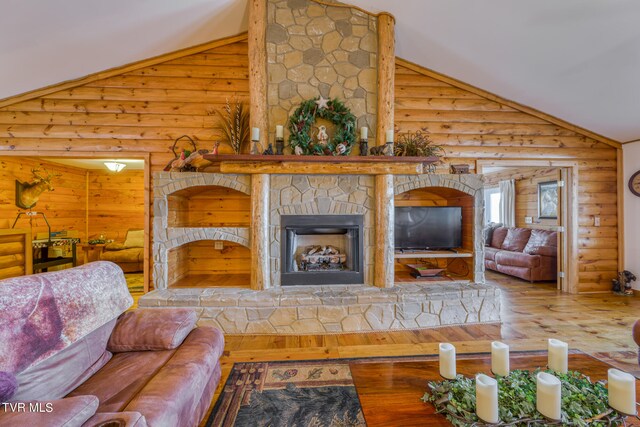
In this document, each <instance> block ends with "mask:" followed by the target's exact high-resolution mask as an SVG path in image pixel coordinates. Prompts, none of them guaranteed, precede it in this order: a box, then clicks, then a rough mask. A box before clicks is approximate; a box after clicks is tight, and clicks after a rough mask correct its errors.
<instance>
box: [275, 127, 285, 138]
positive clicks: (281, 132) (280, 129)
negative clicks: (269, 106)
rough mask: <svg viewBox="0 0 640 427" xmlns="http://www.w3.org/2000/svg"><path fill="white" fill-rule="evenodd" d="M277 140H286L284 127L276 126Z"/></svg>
mask: <svg viewBox="0 0 640 427" xmlns="http://www.w3.org/2000/svg"><path fill="white" fill-rule="evenodd" d="M276 138H284V126H282V125H276Z"/></svg>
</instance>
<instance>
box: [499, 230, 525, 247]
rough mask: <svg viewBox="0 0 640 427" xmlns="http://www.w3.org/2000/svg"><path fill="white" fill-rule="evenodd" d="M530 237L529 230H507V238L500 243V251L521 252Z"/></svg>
mask: <svg viewBox="0 0 640 427" xmlns="http://www.w3.org/2000/svg"><path fill="white" fill-rule="evenodd" d="M529 237H531V230H530V229H529V228H509V230H508V231H507V236H506V237H505V238H504V241H503V242H502V249H503V250H505V251H512V252H522V250H523V249H524V247H525V246H527V242H528V241H529Z"/></svg>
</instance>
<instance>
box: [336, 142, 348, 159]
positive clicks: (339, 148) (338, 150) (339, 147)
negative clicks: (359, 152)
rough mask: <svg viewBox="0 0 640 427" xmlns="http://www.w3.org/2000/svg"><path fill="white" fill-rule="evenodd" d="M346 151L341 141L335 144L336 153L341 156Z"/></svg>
mask: <svg viewBox="0 0 640 427" xmlns="http://www.w3.org/2000/svg"><path fill="white" fill-rule="evenodd" d="M346 151H347V146H346V145H344V144H343V143H342V142H341V143H339V144H338V145H336V154H337V155H339V156H342V155H343V154H344V153H345V152H346Z"/></svg>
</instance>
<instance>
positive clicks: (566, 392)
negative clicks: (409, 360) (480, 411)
mask: <svg viewBox="0 0 640 427" xmlns="http://www.w3.org/2000/svg"><path fill="white" fill-rule="evenodd" d="M538 372H540V370H539V369H537V370H535V371H533V372H532V371H526V370H514V371H511V373H510V374H509V376H507V377H501V376H496V379H497V381H498V408H499V415H500V423H499V424H486V423H483V422H482V421H481V420H480V419H479V418H478V417H477V416H476V381H475V379H474V378H465V377H463V376H462V375H458V377H457V378H456V379H455V380H445V381H429V383H428V384H427V386H428V390H427V392H426V393H425V395H424V397H423V398H422V400H423V401H424V402H430V403H432V404H433V405H434V406H435V408H436V410H437V411H438V412H439V413H442V414H443V415H444V416H446V417H447V419H448V420H449V421H450V422H451V424H453V425H454V426H460V427H462V426H477V427H480V426H489V425H492V426H529V427H538V426H549V425H563V426H583V427H587V426H589V427H590V426H593V427H595V426H612V425H613V426H615V425H624V419H625V416H624V415H623V414H620V413H619V412H617V411H615V410H613V409H611V408H609V406H608V404H607V402H608V394H607V389H606V387H605V386H604V383H603V382H595V383H592V382H591V380H590V379H589V377H587V376H585V375H583V374H581V373H579V372H575V371H569V372H568V373H566V374H559V373H557V372H553V371H550V370H547V371H545V372H549V373H551V374H553V375H555V376H556V377H557V378H558V379H559V380H560V381H561V382H562V419H561V420H560V421H558V422H552V421H549V420H546V419H545V418H544V417H543V416H542V415H541V414H540V413H539V412H538V411H537V410H536V375H537V374H538Z"/></svg>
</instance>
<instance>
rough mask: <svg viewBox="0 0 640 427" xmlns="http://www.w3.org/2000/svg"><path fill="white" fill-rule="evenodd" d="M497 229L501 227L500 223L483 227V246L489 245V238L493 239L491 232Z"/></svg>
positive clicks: (491, 223)
mask: <svg viewBox="0 0 640 427" xmlns="http://www.w3.org/2000/svg"><path fill="white" fill-rule="evenodd" d="M498 227H502V223H495V222H490V223H489V224H487V225H485V226H484V230H483V234H484V244H485V246H489V245H491V238H492V237H493V231H494V230H495V229H496V228H498Z"/></svg>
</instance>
